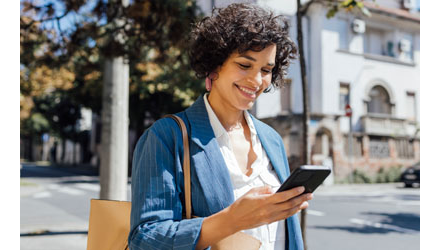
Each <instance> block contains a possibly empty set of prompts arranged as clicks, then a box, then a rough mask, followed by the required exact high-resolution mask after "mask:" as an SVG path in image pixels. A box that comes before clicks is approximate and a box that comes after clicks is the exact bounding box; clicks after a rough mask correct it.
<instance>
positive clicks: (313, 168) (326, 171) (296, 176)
mask: <svg viewBox="0 0 440 250" xmlns="http://www.w3.org/2000/svg"><path fill="white" fill-rule="evenodd" d="M330 173H331V169H330V167H326V166H317V165H303V166H301V167H299V168H297V169H295V171H293V173H292V174H290V176H289V178H287V179H286V181H285V182H283V184H281V187H280V188H279V189H278V191H277V192H282V191H286V190H289V189H292V188H295V187H299V186H304V188H305V190H304V193H313V191H315V189H316V188H317V187H318V186H319V185H321V184H322V182H324V180H325V178H327V176H329V175H330Z"/></svg>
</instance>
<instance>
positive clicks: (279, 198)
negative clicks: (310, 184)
mask: <svg viewBox="0 0 440 250" xmlns="http://www.w3.org/2000/svg"><path fill="white" fill-rule="evenodd" d="M304 190H305V189H304V187H303V186H300V187H296V188H292V189H289V190H286V191H283V192H279V193H275V194H274V195H272V202H274V203H281V202H285V201H287V200H290V199H292V198H293V197H296V196H298V195H300V194H302V193H303V192H304Z"/></svg>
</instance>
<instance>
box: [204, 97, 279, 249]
mask: <svg viewBox="0 0 440 250" xmlns="http://www.w3.org/2000/svg"><path fill="white" fill-rule="evenodd" d="M207 96H208V94H205V95H204V97H203V98H204V101H205V106H206V110H207V111H208V116H209V122H210V123H211V126H212V129H213V130H214V135H215V137H216V139H217V142H218V144H219V146H220V151H221V153H222V155H223V158H224V160H225V163H226V166H227V167H228V170H229V175H230V177H231V181H232V186H233V188H234V197H235V200H237V199H238V198H240V197H241V196H242V195H244V194H245V193H247V192H248V191H249V190H251V189H252V188H254V187H261V186H264V185H268V186H271V187H272V189H273V190H274V191H276V190H277V189H278V188H279V187H280V185H281V183H280V181H279V179H278V176H277V174H276V172H275V170H274V169H273V167H272V164H271V163H270V161H269V158H268V156H267V154H266V151H265V150H264V149H263V147H262V146H261V142H260V140H259V139H258V136H257V131H256V130H255V127H254V123H253V122H252V119H251V117H250V116H249V114H248V112H247V111H245V112H244V115H245V119H246V122H247V124H248V126H249V129H250V132H251V142H252V147H253V149H254V151H255V154H256V155H257V159H256V160H255V161H254V162H253V163H252V165H251V168H252V174H251V176H246V175H245V174H243V172H242V171H241V170H240V167H239V166H238V163H237V160H236V158H235V155H234V152H233V150H232V145H231V142H230V140H229V135H228V133H227V131H226V130H225V128H224V127H223V126H222V124H221V123H220V121H219V120H218V118H217V116H216V115H215V113H214V111H213V110H212V108H211V105H210V104H209V102H208V98H207ZM243 232H244V233H247V234H249V235H251V236H253V237H255V238H256V239H258V240H260V241H261V243H262V244H261V247H260V250H263V249H264V250H266V249H271V250H272V249H274V250H279V249H280V250H281V249H285V240H286V239H285V220H281V221H277V222H273V223H271V224H268V225H263V226H260V227H256V228H252V229H248V230H243Z"/></svg>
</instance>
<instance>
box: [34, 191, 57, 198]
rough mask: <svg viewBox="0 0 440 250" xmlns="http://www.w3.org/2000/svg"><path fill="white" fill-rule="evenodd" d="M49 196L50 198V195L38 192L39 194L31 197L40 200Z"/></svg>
mask: <svg viewBox="0 0 440 250" xmlns="http://www.w3.org/2000/svg"><path fill="white" fill-rule="evenodd" d="M51 196H52V194H51V193H50V192H47V191H43V192H39V193H36V194H34V195H33V196H32V197H33V198H35V199H41V198H48V197H51Z"/></svg>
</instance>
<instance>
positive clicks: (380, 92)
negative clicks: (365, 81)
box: [367, 86, 391, 114]
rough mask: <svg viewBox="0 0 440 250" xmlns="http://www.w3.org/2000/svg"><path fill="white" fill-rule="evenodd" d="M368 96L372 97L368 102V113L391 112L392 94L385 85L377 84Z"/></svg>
mask: <svg viewBox="0 0 440 250" xmlns="http://www.w3.org/2000/svg"><path fill="white" fill-rule="evenodd" d="M368 96H369V97H370V101H369V102H368V104H367V112H368V113H376V114H391V103H390V96H389V95H388V92H387V91H386V90H385V89H384V88H383V87H381V86H375V87H374V88H372V89H371V90H370V93H369V95H368Z"/></svg>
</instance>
